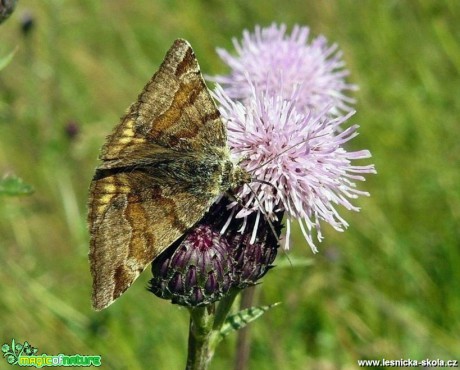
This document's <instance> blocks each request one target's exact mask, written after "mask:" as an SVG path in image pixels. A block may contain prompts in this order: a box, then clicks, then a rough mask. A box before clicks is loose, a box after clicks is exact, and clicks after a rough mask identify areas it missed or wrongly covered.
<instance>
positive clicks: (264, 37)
mask: <svg viewBox="0 0 460 370" xmlns="http://www.w3.org/2000/svg"><path fill="white" fill-rule="evenodd" d="M309 33H310V31H309V28H308V27H299V26H294V28H293V30H292V32H291V34H290V35H289V34H287V33H286V25H284V24H281V25H279V26H278V25H276V24H272V25H271V26H270V27H267V28H261V27H259V26H257V27H256V28H255V31H254V33H250V32H248V31H247V30H246V31H244V32H243V39H242V40H241V42H239V41H238V40H236V39H233V44H234V47H235V50H236V55H235V56H233V55H232V54H230V53H229V52H228V51H227V50H224V49H217V53H218V54H219V56H220V57H221V59H222V60H223V61H224V62H225V63H226V64H227V65H228V66H229V67H230V73H229V74H228V75H220V76H216V77H214V78H212V80H214V81H215V82H218V83H219V84H221V85H222V86H223V88H224V90H225V92H226V93H227V94H228V96H229V97H230V98H232V99H237V100H246V99H250V98H251V96H252V92H251V88H250V86H249V85H248V84H247V83H246V81H247V76H250V79H251V82H252V83H253V84H254V85H255V86H256V87H258V88H264V89H266V90H267V91H268V92H269V94H270V95H280V96H282V97H283V98H285V99H289V98H290V97H291V95H292V93H293V92H294V90H296V89H298V90H299V94H298V96H297V99H296V101H295V106H296V108H297V109H298V110H299V111H301V112H306V111H310V110H313V111H323V110H324V109H325V107H329V108H330V109H329V110H328V112H329V113H332V114H335V115H340V112H342V111H343V112H349V111H351V110H352V109H351V108H350V105H351V104H352V103H353V102H354V100H353V99H351V98H350V97H348V96H347V93H348V91H349V90H355V89H356V86H354V85H351V84H348V83H347V82H346V81H345V77H346V76H347V75H348V71H347V70H346V69H345V68H344V62H343V60H342V53H341V52H340V51H339V50H338V46H337V45H336V44H333V45H328V43H327V40H326V38H325V37H323V36H319V37H316V38H314V39H312V40H311V41H309Z"/></svg>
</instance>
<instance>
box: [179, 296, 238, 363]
mask: <svg viewBox="0 0 460 370" xmlns="http://www.w3.org/2000/svg"><path fill="white" fill-rule="evenodd" d="M239 292H240V291H239V290H238V289H232V290H231V291H230V292H229V294H228V295H227V296H225V297H224V298H222V300H221V301H220V302H219V305H218V306H217V309H216V308H215V305H214V304H212V305H210V306H206V307H191V308H189V311H190V326H189V336H188V355H187V366H186V368H185V369H186V370H206V369H207V368H208V365H209V363H210V362H211V359H212V356H213V355H214V352H215V350H216V347H217V345H218V344H219V342H220V341H221V340H222V336H221V334H220V329H221V328H222V325H223V324H224V322H225V319H226V318H227V314H228V312H229V311H230V309H231V307H232V304H233V302H234V300H235V298H236V296H237V295H238V293H239Z"/></svg>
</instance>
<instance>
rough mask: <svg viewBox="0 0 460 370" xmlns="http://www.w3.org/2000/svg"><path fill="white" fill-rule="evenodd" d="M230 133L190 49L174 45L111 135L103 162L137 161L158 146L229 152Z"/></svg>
mask: <svg viewBox="0 0 460 370" xmlns="http://www.w3.org/2000/svg"><path fill="white" fill-rule="evenodd" d="M226 142H227V131H226V128H225V125H224V123H223V121H222V119H221V116H220V113H219V111H218V109H217V107H216V105H215V103H214V101H213V99H212V97H211V95H210V93H209V91H208V89H207V87H206V83H205V82H204V80H203V77H202V75H201V72H200V67H199V65H198V61H197V59H196V57H195V53H194V52H193V49H192V47H191V46H190V44H189V43H188V42H187V41H185V40H182V39H178V40H176V41H175V42H174V44H173V45H172V47H171V48H170V49H169V51H168V52H167V54H166V57H165V59H164V61H163V63H162V64H161V66H160V68H159V70H158V71H157V72H156V73H155V74H154V76H153V77H152V79H151V80H150V81H149V82H148V83H147V84H146V85H145V87H144V89H143V91H142V92H141V94H140V95H139V97H138V100H137V102H135V103H133V104H132V105H131V106H130V108H129V109H128V113H127V114H126V115H125V116H124V117H123V118H122V121H121V123H120V124H119V125H118V126H117V127H116V128H115V129H114V131H113V132H112V134H111V135H109V136H108V138H107V141H106V143H105V144H104V146H103V147H102V150H101V154H100V159H102V160H104V161H110V160H120V159H121V160H122V159H124V158H131V157H132V156H133V155H134V156H135V155H136V153H137V152H139V151H144V152H145V151H146V150H148V148H149V146H151V145H152V144H153V143H154V144H158V145H159V146H163V147H169V148H175V149H176V150H195V151H206V150H207V149H208V148H210V147H220V148H224V147H225V146H226Z"/></svg>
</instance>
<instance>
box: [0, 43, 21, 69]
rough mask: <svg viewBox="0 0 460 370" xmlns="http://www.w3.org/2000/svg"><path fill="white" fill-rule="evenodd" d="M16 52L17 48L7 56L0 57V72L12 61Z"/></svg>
mask: <svg viewBox="0 0 460 370" xmlns="http://www.w3.org/2000/svg"><path fill="white" fill-rule="evenodd" d="M17 51H18V48H17V47H16V48H15V49H14V50H13V51H12V52H11V53H9V54H8V55H7V56H4V57H0V71H1V70H2V69H3V68H5V67H6V66H7V65H8V64H9V63H10V62H11V60H12V59H13V57H14V54H16V52H17Z"/></svg>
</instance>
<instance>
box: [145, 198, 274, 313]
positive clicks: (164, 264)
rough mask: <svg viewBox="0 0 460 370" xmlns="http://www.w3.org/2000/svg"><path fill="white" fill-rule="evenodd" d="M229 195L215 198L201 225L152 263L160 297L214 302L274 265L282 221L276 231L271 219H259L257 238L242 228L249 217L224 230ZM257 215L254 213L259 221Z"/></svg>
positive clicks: (195, 302)
mask: <svg viewBox="0 0 460 370" xmlns="http://www.w3.org/2000/svg"><path fill="white" fill-rule="evenodd" d="M228 203H229V200H228V199H227V198H226V197H223V198H222V199H221V200H220V201H219V202H217V203H215V204H214V205H213V206H212V207H211V209H210V210H209V212H208V213H207V214H206V215H205V217H203V219H202V220H201V221H200V222H199V224H198V225H197V226H196V227H195V228H194V229H192V230H190V232H189V233H187V234H186V235H185V236H184V238H182V239H180V240H178V241H177V242H176V243H174V244H173V245H172V246H171V247H170V248H168V249H167V250H166V251H165V252H163V253H162V254H161V255H160V256H159V257H157V258H156V259H155V260H154V261H153V263H152V273H153V278H152V279H151V280H150V286H149V290H150V291H151V292H152V293H154V294H155V295H156V296H158V297H160V298H163V299H169V300H171V301H172V303H176V304H179V305H182V306H189V307H190V306H205V305H209V304H211V303H213V302H215V301H217V300H219V299H221V298H222V297H223V296H224V295H226V294H227V293H228V291H229V290H230V288H238V289H243V288H246V287H247V286H249V285H254V284H256V283H257V281H258V280H259V279H260V278H261V277H262V276H264V275H265V274H266V273H267V271H268V270H269V269H270V268H271V267H272V265H271V264H272V262H273V261H274V259H275V257H276V254H277V249H278V244H277V240H276V238H277V237H278V236H279V235H280V232H281V222H278V223H275V225H274V230H275V232H276V236H275V235H274V234H273V231H272V230H271V229H270V228H269V226H268V224H267V223H266V222H262V223H260V224H259V227H258V228H257V237H256V240H255V242H254V243H252V244H250V243H249V236H248V235H246V234H241V233H240V232H239V231H238V230H239V228H240V226H241V223H242V222H243V220H241V219H239V220H233V222H232V224H231V225H230V226H229V227H228V228H227V229H226V232H225V233H223V234H221V232H220V231H221V229H222V226H223V224H224V223H225V221H226V220H227V218H228V215H229V212H231V211H229V210H228V209H227V206H228ZM256 217H257V215H256V214H253V215H251V216H250V217H248V219H247V220H244V221H247V222H249V224H251V225H253V224H254V222H255V218H256Z"/></svg>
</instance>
